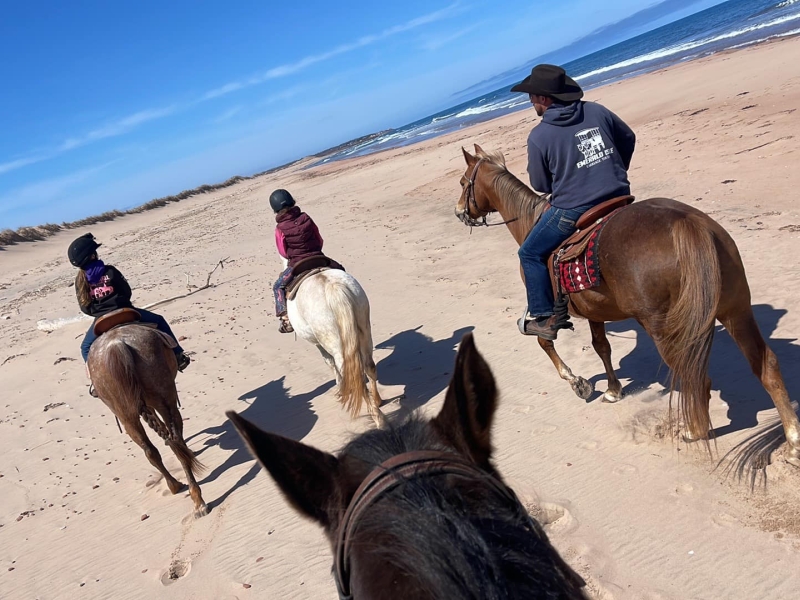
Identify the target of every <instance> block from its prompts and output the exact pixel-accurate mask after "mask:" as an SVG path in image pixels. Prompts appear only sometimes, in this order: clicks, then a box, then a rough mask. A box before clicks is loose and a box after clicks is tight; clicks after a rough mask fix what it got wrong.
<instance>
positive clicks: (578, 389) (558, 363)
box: [538, 338, 594, 400]
mask: <svg viewBox="0 0 800 600" xmlns="http://www.w3.org/2000/svg"><path fill="white" fill-rule="evenodd" d="M538 340H539V345H540V346H541V347H542V350H544V351H545V353H546V354H547V356H549V357H550V360H551V361H553V365H555V367H556V370H557V371H558V374H559V375H560V376H561V379H564V380H565V381H568V382H569V384H570V385H571V386H572V391H573V392H575V394H576V395H577V396H578V398H581V399H583V400H588V399H589V396H591V395H592V392H593V391H594V387H593V386H592V384H591V383H589V382H588V381H586V380H585V379H584V378H583V377H580V376H579V375H575V374H574V373H573V372H572V370H571V369H570V368H569V367H568V366H567V365H566V363H564V361H563V360H561V357H560V356H559V355H558V352H556V347H555V344H553V342H551V341H550V340H546V339H544V338H538Z"/></svg>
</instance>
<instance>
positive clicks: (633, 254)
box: [456, 144, 800, 467]
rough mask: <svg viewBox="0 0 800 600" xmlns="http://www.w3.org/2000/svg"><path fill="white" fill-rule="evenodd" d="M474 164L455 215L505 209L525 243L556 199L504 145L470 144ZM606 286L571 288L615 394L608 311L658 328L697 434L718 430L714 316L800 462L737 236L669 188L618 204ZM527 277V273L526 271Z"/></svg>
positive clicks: (792, 457) (611, 398) (581, 384)
mask: <svg viewBox="0 0 800 600" xmlns="http://www.w3.org/2000/svg"><path fill="white" fill-rule="evenodd" d="M462 151H463V153H464V158H465V159H466V162H467V169H466V171H465V173H464V176H463V177H462V178H461V187H462V190H461V197H460V198H459V200H458V203H457V204H456V216H457V217H458V218H459V219H460V220H461V221H463V222H465V223H467V224H470V225H477V224H479V223H478V222H477V219H480V218H483V217H485V216H486V215H487V214H489V213H492V212H498V213H500V215H501V216H502V217H503V221H504V222H505V223H506V224H507V226H508V230H509V231H510V232H511V235H512V236H513V237H514V239H515V240H516V242H517V243H518V244H522V242H523V241H524V240H525V238H526V237H527V235H528V233H529V232H530V230H531V228H532V227H533V225H534V224H535V223H536V222H537V221H538V220H539V218H540V217H541V216H542V213H543V212H544V211H545V209H546V207H547V197H546V196H540V195H538V194H536V193H535V192H534V191H532V190H531V189H530V188H529V187H528V186H526V185H525V184H524V183H522V182H521V181H520V180H519V179H517V178H516V177H515V176H514V175H512V174H511V173H510V172H509V171H508V170H507V169H506V166H505V159H504V157H503V155H502V154H500V153H498V154H487V153H486V152H484V151H483V150H482V149H481V148H480V146H478V145H477V144H476V145H475V152H476V156H473V155H472V154H470V153H469V152H467V151H466V150H464V149H463V148H462ZM599 258H600V272H601V274H602V281H601V283H600V285H599V286H598V287H595V288H592V289H589V290H585V291H582V292H580V293H579V294H572V295H571V296H570V313H571V314H573V315H574V316H576V317H582V318H584V319H588V321H589V327H590V329H591V332H592V345H593V346H594V349H595V351H596V352H597V354H598V355H599V356H600V358H601V359H602V361H603V365H604V366H605V369H606V374H607V376H608V390H607V391H606V392H605V394H604V396H603V399H604V400H605V401H607V402H616V401H617V400H619V399H620V398H621V395H622V386H621V385H620V382H619V380H618V379H617V376H616V374H615V373H614V368H613V366H612V364H611V345H610V344H609V342H608V338H606V331H605V325H604V322H605V321H621V320H623V319H629V318H633V319H636V321H637V322H638V323H639V324H640V325H641V326H642V327H643V328H644V330H645V331H646V332H647V334H648V335H649V336H650V337H651V338H653V341H654V342H655V344H656V347H657V348H658V352H659V354H660V355H661V358H662V359H663V360H664V362H665V363H666V364H667V366H668V367H669V368H670V369H671V371H672V389H673V390H674V389H676V388H679V389H680V392H681V394H680V403H679V414H680V417H681V420H682V421H683V424H684V427H685V428H686V433H685V435H686V437H687V438H688V439H695V440H698V439H704V440H707V439H708V438H709V435H710V433H711V418H710V416H709V411H708V404H709V400H710V398H711V379H710V378H709V377H708V362H709V356H710V353H711V342H712V340H713V338H714V324H715V319H719V321H720V322H721V323H722V324H723V325H724V326H725V328H726V329H727V330H728V333H729V334H730V335H731V337H732V338H733V339H734V341H735V342H736V344H737V345H738V346H739V349H740V350H741V351H742V353H743V354H744V356H745V358H747V360H748V361H749V363H750V367H751V368H752V370H753V373H755V375H756V377H758V378H759V379H760V380H761V384H762V385H763V386H764V388H765V389H766V391H767V393H769V395H770V397H771V398H772V401H773V402H774V403H775V406H776V408H777V409H778V414H779V415H780V418H781V421H782V423H783V430H784V433H785V434H786V440H787V442H788V445H789V448H788V453H787V461H788V462H790V463H791V464H793V465H795V466H798V467H800V423H798V419H797V414H796V413H795V411H794V409H793V408H792V405H791V402H790V400H789V394H788V393H787V392H786V386H785V385H784V382H783V377H782V376H781V372H780V367H779V366H778V359H777V358H776V356H775V354H774V353H773V352H772V350H771V349H770V348H769V346H767V344H766V343H765V342H764V338H763V337H762V335H761V332H760V330H759V328H758V325H757V324H756V321H755V318H754V317H753V310H752V307H751V305H750V288H749V286H748V284H747V278H746V276H745V271H744V266H743V264H742V259H741V257H740V256H739V251H738V249H737V248H736V244H735V243H734V241H733V239H732V238H731V236H730V235H729V234H728V232H727V231H725V230H724V229H723V228H722V227H721V226H720V225H719V224H718V223H717V222H716V221H714V220H713V219H712V218H711V217H709V216H708V215H706V214H705V213H703V212H701V211H699V210H697V209H696V208H693V207H691V206H688V205H686V204H683V203H681V202H678V201H676V200H671V199H668V198H651V199H649V200H644V201H641V202H636V203H634V204H632V205H630V206H629V207H627V208H625V209H624V210H622V211H620V212H619V213H617V214H616V215H615V216H614V217H613V218H612V219H610V220H609V221H608V223H607V224H606V226H605V228H604V229H603V232H602V244H601V245H600V254H599ZM523 278H524V276H523ZM538 339H539V345H540V346H541V347H542V349H544V351H545V352H546V353H547V355H548V356H549V357H550V360H552V362H553V364H554V365H555V367H556V369H557V370H558V373H559V375H560V376H561V378H562V379H565V380H567V381H569V382H570V384H571V385H572V387H573V389H574V390H575V392H576V394H578V396H580V397H581V398H584V399H586V398H588V397H589V395H591V393H592V386H591V384H590V383H589V382H587V381H586V380H585V379H584V378H582V377H578V376H576V375H574V374H573V373H572V371H571V370H570V368H569V367H568V366H567V365H566V364H565V363H564V361H562V360H561V357H560V356H559V355H558V353H557V352H556V350H555V345H554V344H553V342H551V341H548V340H544V339H542V338H538Z"/></svg>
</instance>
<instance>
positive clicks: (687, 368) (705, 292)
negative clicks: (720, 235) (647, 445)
mask: <svg viewBox="0 0 800 600" xmlns="http://www.w3.org/2000/svg"><path fill="white" fill-rule="evenodd" d="M672 242H673V245H674V247H675V250H676V254H677V258H678V268H679V269H680V273H681V283H680V292H679V294H678V298H677V300H676V301H675V302H674V303H673V305H672V307H671V308H670V310H669V312H668V313H667V316H666V322H665V328H664V347H663V349H662V355H663V356H664V359H665V360H666V362H667V363H668V364H669V365H670V367H671V368H672V385H671V388H672V391H674V390H675V388H676V387H677V386H680V391H681V400H680V414H681V416H682V418H683V421H684V423H685V425H686V427H687V429H688V431H689V433H690V434H691V436H692V437H694V438H695V439H706V438H707V436H708V434H709V431H710V429H711V418H710V416H709V414H708V394H709V391H710V387H709V380H708V362H709V357H710V355H711V343H712V342H713V340H714V322H715V319H716V315H717V307H718V306H719V300H720V293H721V290H722V274H721V271H720V265H719V255H718V254H717V248H716V245H715V243H714V235H713V234H712V233H711V231H710V230H709V229H708V227H706V226H705V224H704V223H703V222H702V220H701V219H700V217H698V216H695V215H688V216H686V217H685V218H682V219H679V220H677V221H675V222H674V223H673V225H672Z"/></svg>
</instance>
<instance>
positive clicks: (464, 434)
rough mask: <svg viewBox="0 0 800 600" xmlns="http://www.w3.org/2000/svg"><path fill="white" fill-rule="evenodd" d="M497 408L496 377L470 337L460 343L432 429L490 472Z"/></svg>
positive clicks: (467, 336)
mask: <svg viewBox="0 0 800 600" xmlns="http://www.w3.org/2000/svg"><path fill="white" fill-rule="evenodd" d="M496 407H497V387H496V386H495V382H494V376H493V375H492V371H491V369H490V368H489V365H488V364H487V363H486V361H485V360H484V359H483V357H482V356H481V355H480V353H479V352H478V349H477V348H476V347H475V340H474V339H473V337H472V334H471V333H468V334H467V335H465V336H464V337H463V338H462V340H461V345H460V347H459V349H458V356H457V357H456V368H455V372H454V373H453V378H452V380H451V381H450V387H449V388H448V390H447V396H446V397H445V400H444V404H443V405H442V410H441V411H440V412H439V414H438V416H437V417H436V418H435V419H434V420H433V425H434V427H436V428H437V429H438V430H439V433H440V434H441V435H442V436H443V437H444V438H445V439H447V440H448V441H449V442H450V443H451V444H452V445H453V446H455V447H456V449H458V450H460V451H461V452H462V453H464V454H466V455H468V456H470V457H472V459H473V460H474V461H475V462H476V463H477V464H478V465H480V466H481V467H483V468H486V469H491V468H492V467H491V464H490V462H489V461H490V459H491V456H492V439H491V429H492V420H493V418H494V411H495V408H496Z"/></svg>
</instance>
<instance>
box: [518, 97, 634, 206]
mask: <svg viewBox="0 0 800 600" xmlns="http://www.w3.org/2000/svg"><path fill="white" fill-rule="evenodd" d="M635 144H636V136H635V135H634V133H633V131H631V128H630V127H628V126H627V125H626V124H625V123H624V122H623V121H622V119H620V118H619V117H618V116H617V115H615V114H614V113H612V112H611V111H610V110H608V109H607V108H605V107H604V106H601V105H600V104H597V103H595V102H583V101H579V102H573V103H572V104H567V105H564V104H553V105H551V106H550V107H549V108H548V109H547V110H546V111H545V113H544V115H543V116H542V122H541V123H540V124H539V125H537V126H536V127H534V128H533V130H532V131H531V133H530V135H529V136H528V176H529V177H530V181H531V186H533V189H535V190H536V191H537V192H541V193H550V194H552V197H551V200H550V203H551V204H552V205H553V206H555V207H556V208H576V207H578V206H584V205H587V204H590V205H591V204H598V203H600V202H603V201H604V200H609V199H611V198H614V197H616V196H624V195H627V194H630V193H631V187H630V183H629V182H628V173H627V171H628V167H630V164H631V157H632V156H633V148H634V145H635Z"/></svg>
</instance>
